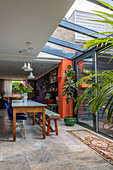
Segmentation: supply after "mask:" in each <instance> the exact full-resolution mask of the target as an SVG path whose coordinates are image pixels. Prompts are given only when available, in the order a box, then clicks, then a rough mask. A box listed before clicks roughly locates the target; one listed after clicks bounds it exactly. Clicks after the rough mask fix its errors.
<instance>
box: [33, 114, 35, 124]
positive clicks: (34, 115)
mask: <svg viewBox="0 0 113 170" xmlns="http://www.w3.org/2000/svg"><path fill="white" fill-rule="evenodd" d="M33 125H35V112H34V113H33Z"/></svg>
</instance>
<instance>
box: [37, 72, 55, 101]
mask: <svg viewBox="0 0 113 170" xmlns="http://www.w3.org/2000/svg"><path fill="white" fill-rule="evenodd" d="M57 75H58V69H54V70H53V71H51V72H49V73H48V74H46V75H44V76H43V77H41V78H40V79H38V80H37V83H36V84H37V87H36V90H39V96H37V101H39V102H42V103H46V104H55V103H56V97H57V96H58V80H57ZM47 93H48V94H47Z"/></svg>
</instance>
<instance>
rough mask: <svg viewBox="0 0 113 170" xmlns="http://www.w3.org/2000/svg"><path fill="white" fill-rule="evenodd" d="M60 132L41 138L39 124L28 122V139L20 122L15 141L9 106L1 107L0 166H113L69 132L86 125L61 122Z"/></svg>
mask: <svg viewBox="0 0 113 170" xmlns="http://www.w3.org/2000/svg"><path fill="white" fill-rule="evenodd" d="M58 128H59V135H58V136H56V135H55V134H54V133H53V134H51V135H50V136H47V137H46V139H45V140H44V139H43V138H42V129H41V127H40V126H38V125H37V121H36V125H35V126H33V125H32V118H29V119H28V120H27V121H26V122H25V139H24V135H23V133H22V131H21V128H20V126H17V140H16V142H12V126H11V122H10V121H9V120H8V117H7V112H6V110H0V170H112V169H113V166H112V165H111V164H109V163H108V162H107V161H106V160H104V159H103V158H101V157H100V156H98V155H97V154H96V153H95V152H94V151H93V150H91V149H90V148H89V147H88V146H86V145H85V144H84V143H82V142H80V141H79V140H78V139H76V138H75V137H73V136H72V135H70V134H69V133H67V132H66V130H69V129H83V127H81V126H79V125H77V124H76V125H75V126H74V127H67V126H65V125H64V122H63V120H60V121H59V122H58Z"/></svg>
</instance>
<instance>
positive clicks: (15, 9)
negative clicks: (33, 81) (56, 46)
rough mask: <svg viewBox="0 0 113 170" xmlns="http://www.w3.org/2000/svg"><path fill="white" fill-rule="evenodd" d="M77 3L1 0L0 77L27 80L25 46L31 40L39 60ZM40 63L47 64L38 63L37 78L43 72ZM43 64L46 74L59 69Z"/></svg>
mask: <svg viewBox="0 0 113 170" xmlns="http://www.w3.org/2000/svg"><path fill="white" fill-rule="evenodd" d="M73 2H74V0H0V78H4V79H6V78H7V79H12V78H13V79H15V78H16V79H17V77H18V78H25V74H26V73H23V72H22V71H21V66H22V65H23V62H22V60H23V59H22V57H23V54H20V53H19V51H20V50H23V49H25V48H26V44H25V43H26V42H27V41H30V42H31V46H32V47H33V48H34V50H33V57H34V58H36V57H37V55H38V54H39V52H40V51H41V49H42V48H43V46H44V45H45V43H46V42H47V41H48V39H49V38H50V36H51V35H52V33H53V32H54V30H55V29H56V27H57V25H58V24H59V23H60V22H61V20H62V19H63V17H64V16H65V14H66V12H67V11H68V9H69V8H70V7H71V5H72V3H73ZM39 57H40V58H41V56H39ZM45 57H47V56H46V55H45ZM23 58H24V57H23ZM19 60H20V61H19ZM43 60H44V59H43ZM40 62H41V63H42V62H43V61H41V60H40V61H39V60H38V62H35V63H34V66H33V67H36V68H35V70H34V71H35V76H36V77H37V76H40V75H39V74H41V73H42V71H40V70H39V68H40ZM57 63H58V62H57V61H56V64H57ZM43 65H44V66H41V68H40V69H41V70H43V72H44V71H45V72H46V71H47V69H48V70H49V69H50V68H53V67H55V66H56V65H55V63H52V62H51V63H49V64H48V65H47V64H43ZM46 65H47V66H46ZM37 68H38V69H37ZM19 69H20V70H19Z"/></svg>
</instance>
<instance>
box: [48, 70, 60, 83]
mask: <svg viewBox="0 0 113 170" xmlns="http://www.w3.org/2000/svg"><path fill="white" fill-rule="evenodd" d="M57 72H58V71H57V69H55V70H53V71H52V72H51V73H50V83H55V82H57V81H58V80H57Z"/></svg>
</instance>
